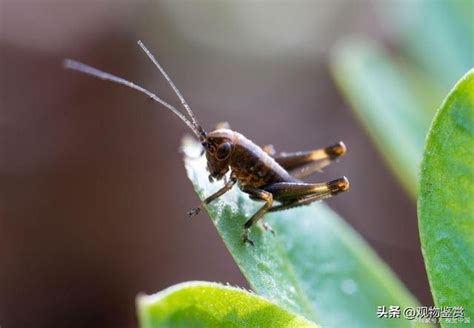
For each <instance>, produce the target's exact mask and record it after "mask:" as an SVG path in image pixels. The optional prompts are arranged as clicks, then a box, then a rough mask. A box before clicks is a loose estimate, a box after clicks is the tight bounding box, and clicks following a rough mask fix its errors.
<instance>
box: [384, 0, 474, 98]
mask: <svg viewBox="0 0 474 328" xmlns="http://www.w3.org/2000/svg"><path fill="white" fill-rule="evenodd" d="M379 8H380V9H381V12H382V13H383V19H382V20H381V22H382V23H383V24H385V25H387V26H388V27H389V28H390V29H391V30H392V31H393V33H394V34H395V39H396V43H397V45H398V47H399V50H400V51H401V52H403V53H405V54H406V55H407V56H409V57H410V58H412V59H413V60H414V61H415V62H417V63H418V65H419V66H421V67H422V68H423V69H424V71H425V74H427V75H428V76H429V77H430V79H431V80H433V81H434V82H436V83H437V84H438V85H439V86H440V87H441V89H442V90H443V94H446V93H447V92H448V90H449V88H450V87H451V86H452V85H453V84H454V83H455V82H456V81H457V80H458V79H459V77H460V76H461V75H462V74H464V73H465V72H466V71H467V70H468V69H469V68H471V67H472V66H473V65H474V46H473V45H474V19H473V17H474V16H473V13H474V2H473V1H472V0H449V1H432V0H424V1H392V2H380V3H379Z"/></svg>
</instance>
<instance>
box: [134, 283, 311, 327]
mask: <svg viewBox="0 0 474 328" xmlns="http://www.w3.org/2000/svg"><path fill="white" fill-rule="evenodd" d="M137 308H138V317H139V320H140V326H141V327H143V328H156V327H216V328H217V327H235V328H237V327H276V328H292V327H295V328H296V327H302V328H304V327H317V326H316V325H315V324H314V323H312V322H310V321H307V320H306V319H304V318H302V317H300V316H298V315H295V314H292V313H289V312H287V311H286V310H284V309H282V308H280V307H279V306H277V305H275V304H272V303H270V302H269V301H267V300H266V299H264V298H263V297H260V296H257V295H255V294H253V293H251V292H248V291H245V290H242V289H239V288H234V287H229V286H223V285H220V284H217V283H209V282H185V283H181V284H178V285H175V286H171V287H169V288H167V289H165V290H164V291H162V292H159V293H157V294H155V295H150V296H139V297H138V298H137Z"/></svg>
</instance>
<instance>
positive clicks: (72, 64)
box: [63, 59, 203, 140]
mask: <svg viewBox="0 0 474 328" xmlns="http://www.w3.org/2000/svg"><path fill="white" fill-rule="evenodd" d="M63 66H64V67H65V68H67V69H70V70H73V71H78V72H81V73H84V74H88V75H92V76H95V77H98V78H99V79H102V80H106V81H111V82H115V83H118V84H121V85H124V86H126V87H129V88H132V89H134V90H137V91H138V92H141V93H144V94H145V95H147V96H148V97H150V98H151V99H153V100H154V101H156V102H157V103H160V104H161V105H163V106H165V107H166V108H167V109H169V110H170V111H172V112H173V113H174V114H176V115H177V116H178V117H179V118H180V119H181V120H182V121H183V122H184V123H186V125H187V126H188V127H189V128H190V129H191V130H192V131H193V132H194V134H195V135H196V136H197V137H198V138H199V139H200V140H201V139H202V137H203V134H202V133H201V130H202V128H200V126H199V128H200V129H198V128H197V126H195V125H194V124H193V123H191V122H190V121H189V120H188V119H187V118H186V116H184V115H183V114H182V113H181V112H180V111H178V110H177V109H176V108H174V107H173V106H172V105H170V104H168V103H167V102H165V101H164V100H162V99H160V98H159V97H158V96H157V95H155V94H154V93H152V92H150V91H148V90H147V89H145V88H143V87H141V86H139V85H137V84H135V83H133V82H130V81H127V80H125V79H122V78H121V77H118V76H115V75H112V74H110V73H107V72H103V71H101V70H98V69H97V68H94V67H92V66H89V65H86V64H83V63H80V62H78V61H75V60H72V59H65V60H64V62H63Z"/></svg>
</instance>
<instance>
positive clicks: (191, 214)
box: [187, 207, 201, 217]
mask: <svg viewBox="0 0 474 328" xmlns="http://www.w3.org/2000/svg"><path fill="white" fill-rule="evenodd" d="M199 212H201V208H200V207H196V208H193V209H192V210H190V211H189V212H188V213H187V214H188V216H189V217H191V216H195V215H198V214H199Z"/></svg>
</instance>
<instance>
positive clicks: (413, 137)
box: [331, 39, 437, 198]
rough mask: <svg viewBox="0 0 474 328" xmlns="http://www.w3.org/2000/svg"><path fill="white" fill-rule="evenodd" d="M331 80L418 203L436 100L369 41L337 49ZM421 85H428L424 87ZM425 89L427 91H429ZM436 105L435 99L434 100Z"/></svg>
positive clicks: (348, 44)
mask: <svg viewBox="0 0 474 328" xmlns="http://www.w3.org/2000/svg"><path fill="white" fill-rule="evenodd" d="M331 64H332V65H331V68H332V73H333V76H334V78H335V80H336V82H337V84H338V85H339V87H340V88H341V90H342V91H343V93H344V94H345V96H346V98H347V99H348V101H349V102H350V104H351V105H352V106H351V107H352V109H353V110H354V111H355V113H356V114H357V116H358V118H359V119H360V121H361V122H362V123H363V125H364V126H365V127H366V129H367V131H368V132H369V135H370V137H371V138H372V140H373V142H374V143H375V145H376V146H377V148H378V149H379V151H380V152H381V154H382V155H383V156H384V159H385V160H386V162H387V163H388V165H389V166H390V168H391V169H392V171H393V172H394V173H395V175H396V176H397V177H398V179H399V180H400V181H401V183H402V185H403V186H404V187H405V189H406V190H407V191H408V192H409V193H410V194H411V195H412V196H413V197H414V198H415V197H416V193H417V186H418V167H419V166H418V165H419V163H420V161H421V154H422V153H423V145H424V142H425V136H426V132H427V131H428V127H429V123H430V119H431V117H432V112H431V110H430V111H427V110H423V108H424V107H426V104H427V103H430V102H431V101H430V100H427V99H426V98H424V97H422V95H427V94H429V96H427V97H431V98H433V97H434V95H433V92H432V90H431V88H424V89H423V90H421V86H420V84H419V83H418V82H419V81H420V79H421V78H419V77H418V78H415V77H413V76H410V75H408V74H403V72H407V71H409V70H408V69H406V68H405V67H404V66H403V65H401V64H399V63H397V62H395V61H394V60H392V59H391V58H390V57H389V56H388V55H387V54H386V53H385V52H384V51H383V50H382V49H380V48H378V47H377V46H375V45H374V44H372V43H371V42H370V41H368V40H362V39H351V40H346V41H345V42H342V43H341V44H340V46H339V47H337V48H336V49H335V51H334V52H333V56H332V63H331ZM422 85H426V83H425V84H422ZM425 90H426V91H425ZM435 99H436V100H437V98H435Z"/></svg>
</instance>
